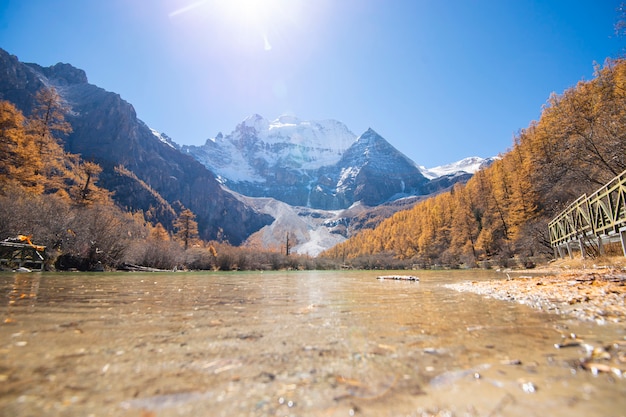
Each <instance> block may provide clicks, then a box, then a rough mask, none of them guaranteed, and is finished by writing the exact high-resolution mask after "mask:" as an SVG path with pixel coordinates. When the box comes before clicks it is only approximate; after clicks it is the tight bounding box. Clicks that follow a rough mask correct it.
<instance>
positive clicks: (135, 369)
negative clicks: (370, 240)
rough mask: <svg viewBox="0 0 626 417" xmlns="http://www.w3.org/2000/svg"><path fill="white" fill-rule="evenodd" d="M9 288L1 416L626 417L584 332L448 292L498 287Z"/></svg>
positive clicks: (551, 318) (31, 282) (363, 280)
mask: <svg viewBox="0 0 626 417" xmlns="http://www.w3.org/2000/svg"><path fill="white" fill-rule="evenodd" d="M475 274H476V273H474V272H472V273H470V274H469V275H468V274H464V273H459V272H456V273H438V272H431V273H426V272H424V273H422V276H421V278H422V279H421V282H419V283H415V282H403V281H379V280H376V279H375V277H376V274H375V273H363V272H355V271H350V272H292V273H264V274H261V273H240V274H239V273H237V274H220V273H208V274H207V273H204V274H200V273H198V274H196V273H178V274H92V275H89V274H65V275H63V274H59V275H54V274H28V275H10V274H8V275H0V289H1V290H2V294H4V296H5V297H6V298H5V300H6V302H5V303H3V304H2V305H3V306H5V307H4V310H3V311H1V313H2V314H3V317H4V318H5V324H4V325H3V326H1V327H0V343H1V345H0V382H2V383H1V384H0V415H13V416H22V415H23V416H27V415H70V416H72V415H76V416H78V415H80V416H84V415H90V414H93V415H103V414H110V415H128V416H138V415H144V416H147V415H159V416H169V415H214V416H220V415H224V416H230V415H299V416H302V415H329V416H335V415H336V416H347V415H364V416H379V415H392V416H394V415H415V416H421V415H437V414H438V413H439V414H440V415H444V414H445V415H451V416H455V415H469V416H474V415H475V416H482V415H507V416H509V415H510V416H517V415H546V414H547V415H553V416H558V415H563V416H565V415H567V416H571V415H620V413H621V412H622V411H621V410H624V409H626V399H625V398H626V395H624V394H626V389H625V382H624V380H623V379H621V378H619V377H618V376H616V375H610V374H605V373H602V374H598V375H596V376H594V375H593V374H591V373H590V372H585V371H584V370H581V369H579V367H577V366H576V361H577V360H578V359H579V358H580V357H581V355H584V352H583V351H581V348H580V347H573V348H568V349H555V347H554V344H555V343H559V342H560V341H562V340H563V339H562V338H563V337H564V335H569V334H571V333H573V332H575V333H577V334H578V335H580V336H579V337H581V338H584V339H585V340H589V341H593V343H597V344H608V343H612V342H613V341H623V340H624V329H623V328H619V327H617V326H603V327H599V326H597V325H595V324H587V323H585V324H576V323H575V322H572V321H570V320H568V319H567V318H563V317H560V316H556V315H550V314H545V313H541V312H537V311H534V310H531V309H529V308H528V307H525V306H522V305H518V304H514V303H506V302H501V301H495V300H488V299H484V298H482V297H480V296H477V295H474V294H468V293H457V292H454V291H451V290H448V289H445V288H443V286H442V284H444V283H449V282H453V281H455V280H466V279H485V278H493V275H491V276H486V275H475Z"/></svg>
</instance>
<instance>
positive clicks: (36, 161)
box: [0, 88, 332, 271]
mask: <svg viewBox="0 0 626 417" xmlns="http://www.w3.org/2000/svg"><path fill="white" fill-rule="evenodd" d="M36 101H37V103H38V104H37V106H36V107H35V108H34V109H33V111H32V112H31V114H30V115H29V116H28V117H25V116H24V115H23V114H22V113H21V112H20V111H19V110H18V109H17V108H16V107H15V106H14V105H13V104H12V103H10V102H8V101H0V238H1V239H6V238H13V237H16V236H18V235H24V236H30V237H32V241H33V242H34V243H35V244H37V245H42V246H46V250H45V258H46V265H45V267H46V269H48V270H83V271H93V270H111V269H132V270H137V269H139V270H147V269H163V270H172V269H183V270H184V269H194V270H198V269H199V270H216V269H219V270H234V269H254V270H263V269H326V268H329V267H332V265H329V260H324V259H319V260H316V259H312V258H310V257H307V256H300V255H294V254H291V255H289V256H287V253H286V252H287V251H286V250H285V249H286V248H255V247H233V246H232V245H230V244H229V243H228V242H221V241H220V242H218V241H214V242H206V241H202V240H201V239H199V237H198V224H197V222H196V221H195V215H194V213H193V212H192V211H191V210H189V209H187V208H185V207H183V206H182V204H178V205H177V206H176V207H174V208H175V209H176V210H175V211H176V216H175V217H176V218H175V220H174V222H173V224H170V225H162V224H160V223H155V222H154V221H152V217H153V216H151V213H150V212H147V213H144V212H132V213H131V212H128V211H126V210H123V209H122V208H120V207H118V206H117V205H116V204H115V203H114V201H113V199H112V195H111V193H110V192H109V191H108V190H106V189H104V188H101V187H99V186H98V176H99V174H100V173H101V172H102V169H101V167H100V166H99V165H97V164H96V163H94V162H91V161H87V160H84V159H83V158H81V157H80V156H79V155H75V154H71V153H68V152H66V151H65V150H64V148H63V138H64V137H65V136H66V135H67V134H68V133H70V132H71V130H72V127H71V126H70V124H69V123H68V122H67V121H66V120H65V115H66V114H67V112H68V111H69V109H68V108H67V107H66V106H65V105H64V104H63V101H62V99H61V98H60V96H59V94H58V93H57V92H56V91H55V90H54V89H53V88H49V89H42V90H41V91H39V92H38V94H37V97H36ZM116 170H117V171H119V172H120V174H122V175H132V173H131V172H127V170H126V169H125V168H124V167H122V166H119V167H117V169H116ZM9 267H10V265H9Z"/></svg>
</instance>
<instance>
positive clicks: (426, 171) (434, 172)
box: [420, 156, 496, 180]
mask: <svg viewBox="0 0 626 417" xmlns="http://www.w3.org/2000/svg"><path fill="white" fill-rule="evenodd" d="M495 159H496V158H481V157H478V156H471V157H469V158H465V159H461V160H460V161H457V162H453V163H451V164H447V165H441V166H437V167H434V168H425V167H423V166H420V170H421V171H422V174H423V175H424V176H425V177H426V178H428V179H431V180H432V179H435V178H439V177H443V176H445V175H454V174H458V173H467V174H475V173H476V172H477V171H478V170H479V169H481V168H482V167H484V166H486V165H489V164H491V163H492V162H493V161H494V160H495Z"/></svg>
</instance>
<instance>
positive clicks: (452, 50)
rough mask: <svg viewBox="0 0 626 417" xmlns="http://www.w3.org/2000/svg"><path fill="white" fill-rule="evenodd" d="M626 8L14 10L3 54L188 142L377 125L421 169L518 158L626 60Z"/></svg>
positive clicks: (184, 4) (298, 5)
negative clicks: (563, 106) (563, 96)
mask: <svg viewBox="0 0 626 417" xmlns="http://www.w3.org/2000/svg"><path fill="white" fill-rule="evenodd" d="M619 4H620V0H617V1H610V0H590V1H582V0H580V1H576V0H570V1H565V0H554V1H547V0H544V1H530V0H529V1H523V0H482V1H481V0H474V1H472V0H465V1H463V0H449V1H443V0H406V1H403V0H145V1H143V0H88V1H87V0H2V1H0V47H1V48H3V49H5V50H7V51H8V52H9V53H11V54H13V55H16V56H17V57H18V58H19V59H20V60H21V61H24V62H36V63H38V64H40V65H44V66H48V65H53V64H55V63H57V62H66V63H70V64H72V65H74V66H76V67H78V68H81V69H84V70H85V71H86V73H87V76H88V78H89V81H90V82H91V83H93V84H96V85H98V86H100V87H102V88H104V89H106V90H109V91H113V92H116V93H119V94H120V95H121V96H122V98H123V99H125V100H127V101H128V102H130V103H131V104H133V106H134V107H135V109H136V111H137V114H138V117H139V118H140V119H142V120H143V121H144V122H146V123H147V124H148V125H149V126H151V127H153V128H155V129H157V130H159V131H161V132H164V133H166V134H168V135H169V136H171V137H172V138H173V139H174V140H175V141H176V142H177V143H179V144H197V145H199V144H202V143H204V141H205V140H206V139H207V138H209V137H214V136H215V135H216V134H217V133H218V132H220V131H222V132H224V133H230V132H231V131H232V130H233V129H234V127H235V126H236V125H237V124H238V123H239V122H241V121H242V120H243V119H244V118H246V117H247V116H249V115H251V114H253V113H258V114H261V115H262V116H264V117H265V118H267V119H274V118H276V117H278V116H279V115H281V114H292V115H296V116H298V117H299V118H301V119H304V120H317V119H336V120H339V121H342V122H343V123H345V124H346V125H347V126H348V127H349V128H350V129H351V130H352V131H353V132H354V133H355V134H357V135H359V134H361V133H363V132H364V131H365V130H367V128H368V127H371V128H373V129H374V130H376V131H377V132H378V133H379V134H381V135H382V136H383V137H385V139H387V140H388V141H389V142H390V143H391V144H393V145H394V146H395V147H396V148H398V149H399V150H400V151H402V152H403V153H405V154H406V155H407V156H409V157H410V158H411V159H413V160H414V161H415V162H416V163H417V164H419V165H425V166H427V167H433V166H436V165H441V164H445V163H449V162H453V161H456V160H459V159H461V158H464V157H467V156H482V157H488V156H492V155H497V154H499V153H502V152H505V151H506V150H507V149H509V148H510V147H511V145H512V139H513V136H514V135H515V134H516V132H518V131H519V129H521V128H525V127H527V126H528V125H529V123H530V122H531V121H532V120H536V119H538V117H539V115H540V113H541V108H542V106H543V105H544V104H545V103H546V100H547V99H548V97H549V95H550V93H552V92H557V93H561V92H563V91H564V90H565V89H566V88H569V87H571V86H574V85H575V84H576V83H577V82H578V81H580V80H581V79H590V78H592V76H593V64H594V62H597V63H600V64H601V63H603V62H604V60H605V59H606V58H607V57H618V56H620V55H621V54H623V51H624V49H623V48H624V46H625V39H624V38H619V37H617V36H615V35H614V30H613V28H614V24H615V22H616V20H617V18H618V13H617V11H616V9H617V8H618V6H619Z"/></svg>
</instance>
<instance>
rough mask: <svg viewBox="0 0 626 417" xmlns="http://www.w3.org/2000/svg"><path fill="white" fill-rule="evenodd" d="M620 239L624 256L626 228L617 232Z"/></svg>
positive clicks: (625, 252)
mask: <svg viewBox="0 0 626 417" xmlns="http://www.w3.org/2000/svg"><path fill="white" fill-rule="evenodd" d="M619 236H620V240H621V241H622V252H623V253H624V256H626V230H621V231H620V232H619Z"/></svg>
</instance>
